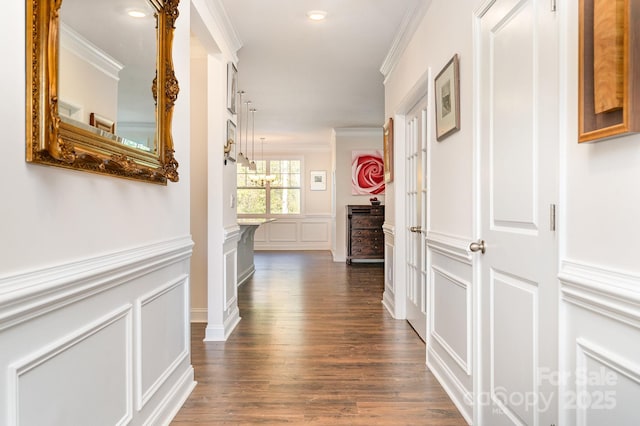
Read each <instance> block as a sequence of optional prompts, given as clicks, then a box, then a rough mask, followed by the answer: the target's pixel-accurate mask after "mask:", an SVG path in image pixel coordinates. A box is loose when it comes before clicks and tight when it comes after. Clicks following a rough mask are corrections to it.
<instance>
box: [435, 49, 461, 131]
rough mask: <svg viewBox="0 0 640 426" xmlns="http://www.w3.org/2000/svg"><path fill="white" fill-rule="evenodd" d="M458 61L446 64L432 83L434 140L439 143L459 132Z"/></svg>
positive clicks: (453, 60)
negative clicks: (434, 112)
mask: <svg viewBox="0 0 640 426" xmlns="http://www.w3.org/2000/svg"><path fill="white" fill-rule="evenodd" d="M459 63H460V60H459V59H458V55H457V54H455V55H453V58H451V60H449V62H447V65H445V66H444V68H442V71H440V72H439V73H438V75H437V76H436V79H435V81H434V93H435V96H436V104H435V110H436V140H437V141H441V140H443V139H444V138H446V137H447V136H449V135H450V134H452V133H454V132H457V131H458V130H460V66H459Z"/></svg>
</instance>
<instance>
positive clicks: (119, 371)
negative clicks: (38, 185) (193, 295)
mask: <svg viewBox="0 0 640 426" xmlns="http://www.w3.org/2000/svg"><path fill="white" fill-rule="evenodd" d="M191 247H192V241H191V238H189V237H184V238H178V239H174V240H169V241H165V242H160V243H155V244H150V245H147V246H143V247H138V248H133V249H128V250H123V251H120V252H116V253H111V254H107V255H104V256H99V257H95V258H88V259H80V260H78V261H75V262H69V263H65V264H61V265H58V266H54V267H50V268H45V269H40V270H32V271H28V272H26V273H24V274H20V275H14V276H9V277H2V278H0V342H2V347H1V350H0V424H3V425H5V424H6V425H9V426H15V425H43V424H65V425H66V424H83V425H84V424H91V425H102V424H104V425H113V424H117V425H120V424H133V425H141V424H145V423H149V424H168V422H169V421H170V419H171V417H172V415H173V414H174V413H175V412H176V410H177V409H178V408H179V407H180V406H181V405H182V403H183V401H184V400H185V399H186V398H187V396H188V395H189V393H190V392H191V390H192V389H193V387H194V386H195V382H194V380H193V368H192V367H191V365H190V359H189V353H190V348H189V315H188V291H189V279H188V278H189V261H190V256H191Z"/></svg>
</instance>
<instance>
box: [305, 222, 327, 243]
mask: <svg viewBox="0 0 640 426" xmlns="http://www.w3.org/2000/svg"><path fill="white" fill-rule="evenodd" d="M300 231H301V232H300V241H302V242H305V243H323V242H327V241H329V224H328V223H327V222H302V223H301V224H300Z"/></svg>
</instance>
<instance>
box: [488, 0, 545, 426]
mask: <svg viewBox="0 0 640 426" xmlns="http://www.w3.org/2000/svg"><path fill="white" fill-rule="evenodd" d="M479 24H480V25H479V30H480V33H479V37H480V43H479V44H478V48H479V53H480V55H479V58H480V63H479V71H480V85H479V89H480V99H479V101H480V122H479V124H480V129H479V130H480V139H479V143H480V187H479V190H480V194H479V197H478V199H479V202H480V209H479V211H480V228H479V230H480V237H481V238H482V239H484V240H485V241H486V243H485V245H486V254H484V255H479V256H478V259H477V260H478V264H479V271H480V277H479V278H480V287H479V288H480V323H481V336H480V351H481V360H482V361H481V365H480V369H481V371H480V381H481V382H480V383H481V390H482V395H483V398H481V399H480V401H481V402H482V403H480V406H479V409H480V418H481V421H480V424H484V425H491V426H494V425H495V426H499V425H545V426H546V425H550V424H554V423H556V424H557V389H555V388H554V387H553V386H552V384H551V383H545V382H544V381H541V380H539V378H540V377H541V376H540V372H541V371H545V370H547V371H553V372H556V371H557V330H558V323H557V321H558V319H557V309H558V296H557V282H556V274H557V244H556V241H555V234H554V232H553V231H551V230H550V229H551V228H550V223H549V222H548V217H549V214H548V211H549V208H550V204H555V203H556V199H557V146H558V124H557V116H558V109H557V103H558V101H557V100H558V97H557V94H558V91H557V84H558V65H557V43H558V39H557V37H558V35H557V23H556V17H555V14H554V13H553V12H551V10H550V8H549V3H548V2H547V1H544V0H521V1H517V0H497V1H495V2H494V3H493V4H492V5H491V6H490V7H489V8H488V9H487V10H486V11H484V13H483V14H481V16H480V18H479Z"/></svg>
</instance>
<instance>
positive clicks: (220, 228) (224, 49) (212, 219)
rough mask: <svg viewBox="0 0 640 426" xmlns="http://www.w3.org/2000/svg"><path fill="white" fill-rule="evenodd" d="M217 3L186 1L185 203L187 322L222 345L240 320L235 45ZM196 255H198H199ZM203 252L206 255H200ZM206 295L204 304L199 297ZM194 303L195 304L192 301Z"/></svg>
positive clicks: (230, 29) (236, 43) (228, 26)
mask: <svg viewBox="0 0 640 426" xmlns="http://www.w3.org/2000/svg"><path fill="white" fill-rule="evenodd" d="M220 8H221V4H220V2H208V1H204V0H193V1H192V2H191V17H192V19H191V28H190V29H191V32H192V34H193V35H194V38H195V39H197V43H196V44H197V45H199V47H201V48H202V49H198V50H199V52H197V53H195V55H196V56H202V57H199V58H194V60H195V61H196V63H197V64H198V68H199V70H198V71H197V72H198V74H199V75H198V79H199V81H201V82H202V86H198V89H197V90H200V91H202V93H201V94H200V95H198V101H197V102H198V105H199V106H200V107H201V108H203V109H204V110H205V111H198V112H197V113H196V115H197V116H196V117H194V120H193V122H192V124H193V125H194V127H195V135H196V137H197V139H195V140H194V149H195V150H197V153H195V154H194V155H197V156H199V157H200V158H199V159H198V161H197V163H198V165H197V166H196V167H197V168H198V171H197V172H196V171H194V173H193V174H192V179H193V180H194V181H195V182H196V183H194V190H195V191H197V192H198V194H197V195H195V194H194V196H197V197H198V199H197V200H193V202H192V204H191V209H192V212H191V214H192V216H193V217H197V221H198V222H197V229H196V228H193V229H192V232H193V233H194V234H195V233H196V232H198V235H197V236H195V238H196V239H197V242H199V246H200V247H198V248H196V256H195V257H194V264H193V266H194V268H196V270H197V271H198V272H197V273H198V275H197V276H196V278H197V282H196V283H195V289H196V290H195V292H194V303H195V305H194V309H193V310H192V313H191V315H192V320H193V321H198V322H207V328H206V334H205V340H225V339H226V338H227V337H228V336H229V334H230V333H231V332H232V331H233V329H234V328H235V326H236V325H237V324H238V322H239V321H240V316H239V311H238V304H237V287H236V282H237V269H236V263H237V242H238V240H239V239H240V228H239V227H238V225H237V219H236V203H235V196H236V167H235V163H232V162H228V163H227V165H225V164H224V152H223V146H224V145H225V142H226V140H227V135H226V132H227V120H228V119H231V120H233V121H234V122H235V120H236V117H235V116H234V115H233V114H231V113H230V112H229V111H228V110H227V108H226V105H227V99H226V96H227V93H226V90H227V64H228V63H229V62H237V60H238V59H237V55H236V52H237V49H238V48H239V42H238V41H237V39H236V38H235V34H234V33H233V29H232V28H230V24H229V22H228V21H227V20H226V19H225V16H226V15H225V14H224V12H223V11H222V10H221V9H220ZM199 250H202V251H201V252H200V251H199ZM205 252H206V253H205ZM205 294H206V297H207V298H206V302H205V301H204V300H203V299H202V296H203V295H205ZM196 298H197V300H196Z"/></svg>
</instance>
